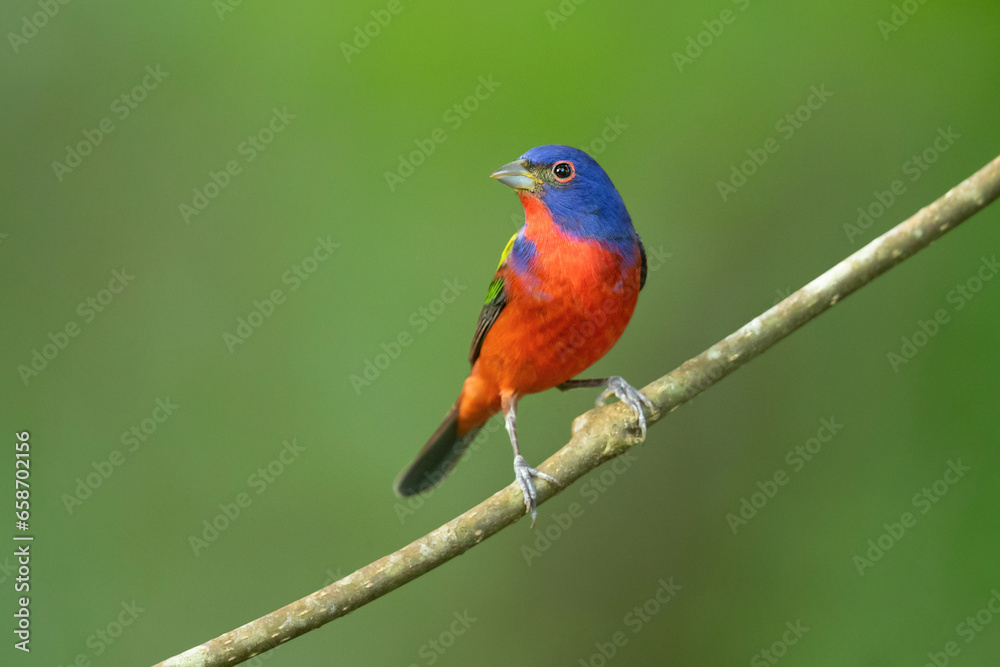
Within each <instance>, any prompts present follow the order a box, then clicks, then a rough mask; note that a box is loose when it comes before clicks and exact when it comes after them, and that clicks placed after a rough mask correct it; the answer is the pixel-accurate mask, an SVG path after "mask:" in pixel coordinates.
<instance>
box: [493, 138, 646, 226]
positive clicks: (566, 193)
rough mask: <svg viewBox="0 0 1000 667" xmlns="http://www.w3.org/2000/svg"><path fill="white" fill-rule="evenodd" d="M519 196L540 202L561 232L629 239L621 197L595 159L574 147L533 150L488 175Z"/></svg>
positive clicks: (543, 147) (547, 146)
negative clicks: (510, 188)
mask: <svg viewBox="0 0 1000 667" xmlns="http://www.w3.org/2000/svg"><path fill="white" fill-rule="evenodd" d="M492 176H493V178H495V179H497V180H498V181H500V182H501V183H503V184H504V185H508V186H510V187H512V188H514V189H515V190H517V191H518V193H519V194H521V196H522V197H525V196H527V197H532V198H536V199H538V200H539V201H541V202H542V203H543V204H545V207H546V208H547V209H548V210H549V212H550V213H551V214H552V220H553V222H555V223H556V224H557V225H559V227H560V228H561V229H562V230H563V231H564V232H566V233H569V234H573V235H574V236H582V237H587V238H596V239H603V240H625V239H629V240H631V239H632V238H634V236H635V230H634V229H633V228H632V220H631V218H629V215H628V211H627V210H626V209H625V203H624V202H623V201H622V198H621V195H619V194H618V190H616V189H615V186H614V184H613V183H612V182H611V179H610V178H608V175H607V174H606V173H604V170H603V169H601V165H599V164H597V162H596V161H595V160H594V158H592V157H590V156H589V155H587V154H586V153H584V152H583V151H581V150H580V149H578V148H572V147H570V146H560V145H557V144H549V145H546V146H538V147H536V148H532V149H531V150H530V151H528V152H527V153H525V154H524V155H522V156H521V158H520V159H519V160H516V161H514V162H511V163H509V164H505V165H504V166H502V167H500V168H499V169H497V170H496V171H495V172H493V174H492Z"/></svg>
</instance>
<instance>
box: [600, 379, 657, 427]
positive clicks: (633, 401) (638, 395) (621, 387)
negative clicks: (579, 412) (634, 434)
mask: <svg viewBox="0 0 1000 667" xmlns="http://www.w3.org/2000/svg"><path fill="white" fill-rule="evenodd" d="M612 394H614V395H615V396H617V397H618V400H620V401H621V402H622V403H624V404H625V405H627V406H629V407H630V408H632V412H634V413H635V415H636V418H637V419H638V420H639V430H640V431H642V439H643V440H645V439H646V413H645V412H644V411H643V409H642V406H644V405H645V406H646V407H647V408H649V410H650V412H652V410H653V402H652V401H650V400H649V399H648V398H646V395H645V394H643V393H642V392H641V391H639V390H638V389H636V388H635V387H633V386H632V385H630V384H629V383H628V382H626V381H625V380H623V379H622V378H620V377H619V376H617V375H612V376H611V377H609V378H608V384H607V386H606V387H605V388H604V390H603V391H602V392H601V393H600V395H598V397H597V401H596V402H597V407H601V406H602V405H604V401H605V399H607V398H608V397H609V396H611V395H612Z"/></svg>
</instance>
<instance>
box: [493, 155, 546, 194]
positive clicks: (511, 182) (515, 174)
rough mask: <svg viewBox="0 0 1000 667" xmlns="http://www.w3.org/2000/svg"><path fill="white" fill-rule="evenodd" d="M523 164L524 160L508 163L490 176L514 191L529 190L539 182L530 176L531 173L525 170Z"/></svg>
mask: <svg viewBox="0 0 1000 667" xmlns="http://www.w3.org/2000/svg"><path fill="white" fill-rule="evenodd" d="M525 163H526V161H525V160H515V161H514V162H508V163H507V164H505V165H504V166H502V167H500V168H499V169H497V170H496V171H494V172H493V173H492V174H490V176H492V177H493V178H495V179H497V180H498V181H500V182H501V183H503V184H504V185H506V186H508V187H511V188H514V189H515V190H531V189H533V188H534V187H535V185H536V184H537V183H541V181H540V180H538V179H537V178H535V177H534V176H532V175H531V172H530V171H528V170H527V169H526V168H525Z"/></svg>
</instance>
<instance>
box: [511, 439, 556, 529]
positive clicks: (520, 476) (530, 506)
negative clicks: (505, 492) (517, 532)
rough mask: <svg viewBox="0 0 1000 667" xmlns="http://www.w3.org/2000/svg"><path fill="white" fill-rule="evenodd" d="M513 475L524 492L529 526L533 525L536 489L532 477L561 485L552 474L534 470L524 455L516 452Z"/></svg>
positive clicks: (536, 497) (536, 514)
mask: <svg viewBox="0 0 1000 667" xmlns="http://www.w3.org/2000/svg"><path fill="white" fill-rule="evenodd" d="M514 477H515V478H516V479H517V483H518V484H519V485H520V486H521V493H523V494H524V507H525V509H526V510H527V512H528V514H530V515H531V526H532V527H534V526H535V519H536V518H537V517H538V490H537V489H536V488H535V483H534V482H533V481H532V478H533V477H541V478H542V479H544V480H545V481H546V482H551V483H553V484H555V485H556V486H560V487H561V486H562V484H560V483H559V480H558V479H556V478H555V477H553V476H552V475H546V474H545V473H544V472H542V471H541V470H536V469H535V468H532V467H531V466H529V465H528V463H527V461H525V460H524V457H523V456H521V455H520V454H518V455H517V456H515V457H514Z"/></svg>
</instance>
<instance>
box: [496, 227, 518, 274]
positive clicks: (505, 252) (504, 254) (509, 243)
mask: <svg viewBox="0 0 1000 667" xmlns="http://www.w3.org/2000/svg"><path fill="white" fill-rule="evenodd" d="M517 235H518V232H514V235H513V236H511V237H510V241H507V245H505V246H504V248H503V252H502V253H500V263H499V264H497V269H498V270H499V269H500V267H501V266H503V263H504V262H505V261H506V260H507V255H509V254H510V250H511V248H513V247H514V239H516V238H517Z"/></svg>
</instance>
